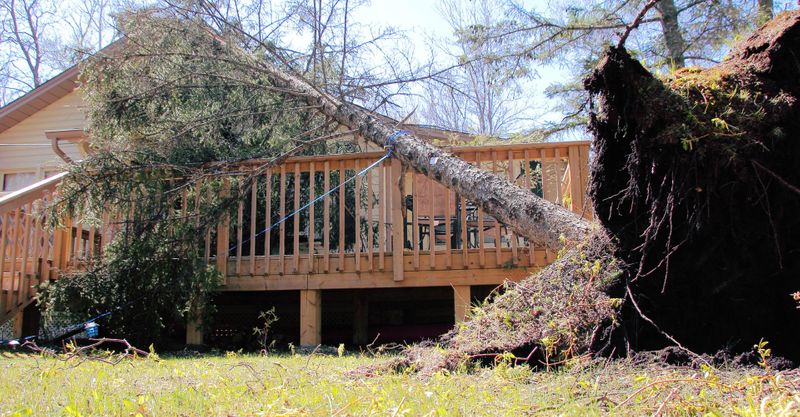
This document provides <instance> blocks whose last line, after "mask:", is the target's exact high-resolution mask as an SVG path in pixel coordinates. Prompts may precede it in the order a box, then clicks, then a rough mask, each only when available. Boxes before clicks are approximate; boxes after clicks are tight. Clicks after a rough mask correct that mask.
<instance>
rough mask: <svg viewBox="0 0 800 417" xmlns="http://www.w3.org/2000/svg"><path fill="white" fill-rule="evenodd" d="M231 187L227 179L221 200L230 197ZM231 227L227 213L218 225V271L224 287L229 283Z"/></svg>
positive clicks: (223, 183)
mask: <svg viewBox="0 0 800 417" xmlns="http://www.w3.org/2000/svg"><path fill="white" fill-rule="evenodd" d="M230 187H231V183H230V181H229V180H228V179H227V178H225V179H224V180H223V181H222V189H221V190H220V198H227V197H229V196H230ZM230 226H231V221H230V216H229V215H228V213H225V214H223V215H222V219H221V220H220V223H219V224H218V225H217V270H218V271H219V272H220V273H221V274H222V285H225V284H227V283H228V251H229V249H230V248H229V245H230V237H229V235H228V233H229V229H230Z"/></svg>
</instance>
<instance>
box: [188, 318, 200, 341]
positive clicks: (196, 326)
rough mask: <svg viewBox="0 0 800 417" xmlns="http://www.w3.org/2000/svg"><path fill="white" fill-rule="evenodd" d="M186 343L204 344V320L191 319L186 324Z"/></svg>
mask: <svg viewBox="0 0 800 417" xmlns="http://www.w3.org/2000/svg"><path fill="white" fill-rule="evenodd" d="M186 344H187V345H202V344H203V322H202V321H201V320H199V319H198V320H191V321H189V323H187V324H186Z"/></svg>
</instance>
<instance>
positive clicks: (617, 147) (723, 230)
mask: <svg viewBox="0 0 800 417" xmlns="http://www.w3.org/2000/svg"><path fill="white" fill-rule="evenodd" d="M798 57H800V13H798V12H791V13H784V14H782V15H779V16H778V17H776V18H775V19H774V20H773V21H772V22H770V23H769V24H767V25H766V26H765V27H763V28H761V29H760V30H759V31H757V32H756V33H755V34H754V35H753V36H751V37H750V38H748V39H746V40H744V41H743V42H742V43H740V44H739V45H738V46H736V47H735V48H734V50H733V51H732V53H731V54H730V57H729V59H728V60H726V61H725V62H723V63H721V64H719V65H717V66H714V67H711V68H708V69H693V68H690V69H683V70H680V71H677V72H676V73H674V74H672V75H670V76H668V77H667V78H666V79H663V80H662V79H658V78H656V77H654V76H653V75H651V74H650V73H649V72H648V71H647V70H646V69H645V68H644V67H642V65H641V64H640V63H639V62H638V61H637V60H635V59H633V58H632V57H631V56H630V55H629V54H628V53H627V51H625V50H624V49H611V50H610V51H609V52H608V53H607V54H606V56H605V57H604V58H603V59H602V60H601V62H600V63H599V65H598V66H597V68H596V69H595V71H594V73H593V74H592V75H591V77H589V78H588V79H587V80H586V83H585V85H586V88H587V89H588V90H589V92H590V93H591V95H592V104H593V109H592V117H591V123H590V129H591V131H592V132H593V134H594V136H595V141H594V151H595V156H596V157H595V159H594V162H593V166H592V183H591V197H592V199H593V202H594V208H595V213H596V215H597V218H598V220H599V221H600V222H601V224H602V225H603V227H604V229H605V230H606V231H607V233H608V234H609V236H611V237H612V239H614V242H615V244H616V245H615V253H614V255H615V256H616V257H617V258H618V259H620V260H621V263H622V264H624V265H628V266H629V267H628V268H627V269H626V270H625V276H626V279H624V280H620V281H619V285H618V286H617V287H612V288H610V289H609V295H610V296H612V297H623V298H626V301H632V302H629V303H626V309H625V310H623V312H622V322H623V324H624V327H625V329H626V331H625V333H626V334H627V335H628V336H629V337H628V344H629V346H630V347H631V348H633V349H635V350H651V349H659V348H662V347H664V346H665V345H669V344H672V343H674V341H673V340H670V339H668V338H667V337H666V336H665V335H669V336H670V337H672V338H673V339H674V340H677V341H679V342H680V343H681V344H683V345H684V346H685V347H687V348H688V349H691V350H693V351H696V352H706V353H713V352H716V351H717V350H718V349H720V348H726V349H729V350H731V351H732V352H744V351H746V350H748V349H750V347H752V346H753V345H754V344H756V343H758V342H759V340H761V339H762V338H763V339H765V340H768V341H769V342H770V345H771V346H772V347H773V349H774V350H775V351H776V352H777V353H779V354H780V355H783V356H787V357H789V358H791V359H795V360H796V359H798V358H800V350H798V349H797V346H798V342H800V332H798V331H797V329H798V325H800V314H798V311H797V303H796V301H795V300H794V299H793V298H792V296H791V294H792V293H794V292H796V291H798V289H800V281H798V278H800V170H798V169H797V168H798V165H797V164H798V161H800V136H798V135H800V109H798V102H797V100H798V98H800V65H798ZM645 317H646V319H645ZM649 321H652V322H653V323H654V324H655V325H653V323H650V322H649Z"/></svg>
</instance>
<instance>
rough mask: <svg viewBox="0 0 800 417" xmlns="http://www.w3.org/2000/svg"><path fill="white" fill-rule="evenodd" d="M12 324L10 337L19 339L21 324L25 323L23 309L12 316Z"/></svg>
mask: <svg viewBox="0 0 800 417" xmlns="http://www.w3.org/2000/svg"><path fill="white" fill-rule="evenodd" d="M13 320H14V323H13V324H12V326H11V335H12V337H14V338H15V339H16V338H19V337H22V336H23V334H22V329H23V327H22V326H23V324H24V323H25V309H22V310H20V311H18V312H17V314H15V315H14V319H13Z"/></svg>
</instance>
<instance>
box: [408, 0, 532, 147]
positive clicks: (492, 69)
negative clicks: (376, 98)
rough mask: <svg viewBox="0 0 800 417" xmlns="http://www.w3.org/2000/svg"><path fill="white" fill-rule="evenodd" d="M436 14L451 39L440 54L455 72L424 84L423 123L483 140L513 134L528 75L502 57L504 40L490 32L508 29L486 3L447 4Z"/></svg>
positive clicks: (498, 12) (448, 1) (523, 68)
mask: <svg viewBox="0 0 800 417" xmlns="http://www.w3.org/2000/svg"><path fill="white" fill-rule="evenodd" d="M439 9H440V13H441V14H442V16H444V18H445V20H446V21H447V23H448V24H449V25H450V29H451V30H452V31H453V39H452V40H451V41H449V43H448V44H446V45H443V46H441V47H440V48H441V49H442V50H443V51H444V52H445V54H446V56H447V58H448V60H451V63H452V64H453V65H454V67H453V68H452V69H451V70H449V71H446V72H444V73H442V74H440V75H437V76H435V77H432V78H431V79H429V80H427V81H426V82H425V86H424V97H423V100H424V105H423V109H422V118H423V119H424V120H425V121H426V122H428V123H430V124H433V125H436V126H439V127H444V128H448V129H453V130H457V131H462V132H470V133H476V134H481V135H487V136H502V135H507V134H509V133H510V132H514V131H516V130H517V129H518V128H519V127H520V122H521V120H522V117H523V116H522V115H523V112H524V108H525V107H526V106H527V103H526V101H525V100H524V98H525V94H524V91H523V86H522V81H523V80H524V79H525V78H526V77H527V76H528V69H527V68H526V66H524V65H520V61H519V60H511V59H506V57H504V56H503V50H502V48H503V45H502V44H503V43H504V42H506V39H503V38H496V37H494V36H493V32H492V30H493V28H495V27H501V26H508V25H511V23H510V22H507V21H505V18H504V17H503V14H502V10H501V9H499V8H497V7H496V5H495V4H494V3H493V2H491V1H488V0H480V1H475V2H461V1H456V0H446V1H442V2H441V3H439Z"/></svg>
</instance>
